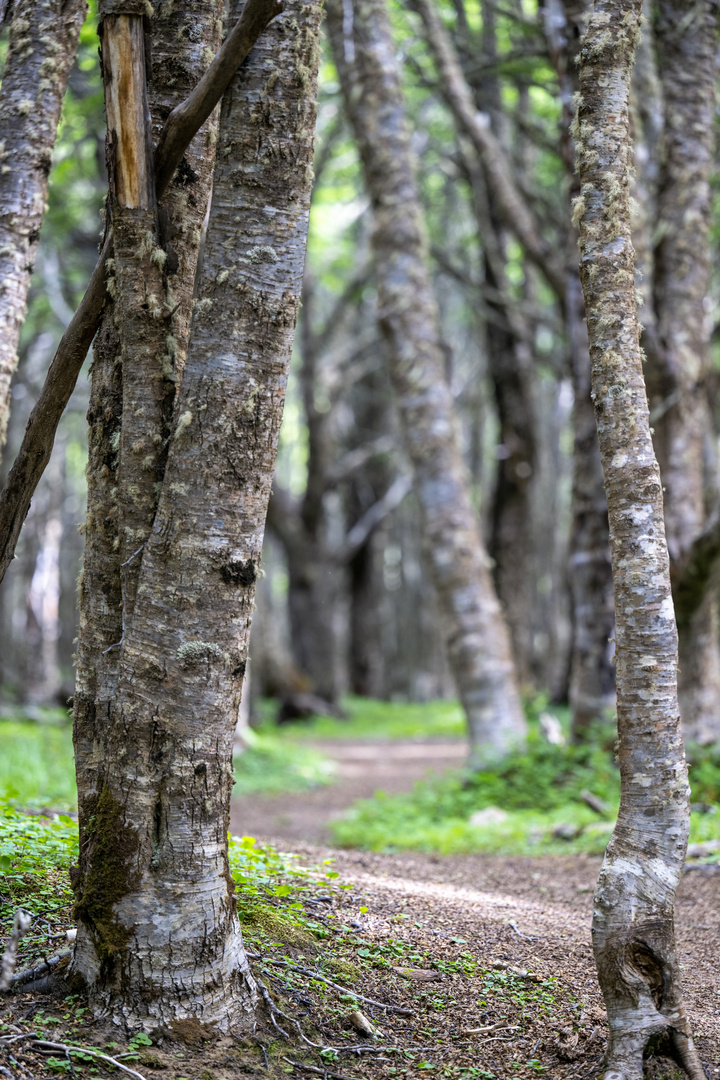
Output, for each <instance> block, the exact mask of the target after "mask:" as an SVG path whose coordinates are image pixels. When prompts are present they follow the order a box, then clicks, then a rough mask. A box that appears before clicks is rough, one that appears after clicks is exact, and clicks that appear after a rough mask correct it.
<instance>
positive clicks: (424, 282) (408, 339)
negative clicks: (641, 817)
mask: <svg viewBox="0 0 720 1080" xmlns="http://www.w3.org/2000/svg"><path fill="white" fill-rule="evenodd" d="M328 26H329V32H330V39H331V42H332V48H333V55H334V57H335V63H336V65H337V68H338V73H339V76H340V82H341V86H342V90H343V95H344V98H345V102H346V108H347V111H348V115H349V118H350V121H351V124H352V127H353V130H354V133H355V137H356V139H357V142H358V146H359V149H360V156H361V159H362V163H363V169H364V174H365V182H366V186H367V189H368V192H369V194H370V200H371V204H372V208H373V214H374V227H373V251H374V256H375V268H376V275H377V281H378V291H379V309H380V325H381V327H382V330H383V333H384V334H385V336H386V338H387V341H388V344H389V355H390V369H391V378H392V381H393V385H394V389H395V395H396V400H397V404H398V409H399V413H400V418H401V423H402V428H403V437H404V440H405V447H406V450H407V453H408V457H409V459H410V461H411V463H412V467H413V473H414V487H415V493H416V496H417V499H418V503H419V505H420V508H421V513H422V517H423V529H424V531H425V535H426V538H427V541H428V549H429V555H430V559H431V564H432V570H433V576H434V580H435V586H436V588H437V593H438V599H439V603H440V607H441V609H442V611H443V613H444V618H445V621H446V630H447V635H448V636H447V641H448V656H449V660H450V666H451V668H452V671H453V674H454V676H455V680H456V684H457V689H458V693H459V695H460V698H461V700H462V703H463V706H464V709H465V713H466V716H467V720H468V727H469V734H470V740H471V761H472V763H473V764H474V765H476V766H482V764H483V763H484V762H486V761H489V760H491V759H492V758H494V757H498V756H502V755H503V754H506V753H507V752H508V751H509V750H511V749H512V748H513V747H514V746H517V745H519V744H521V743H522V741H523V739H524V735H525V719H524V716H523V712H522V706H521V703H520V699H519V695H518V691H517V686H516V682H515V672H514V667H513V660H512V655H511V651H510V641H509V634H508V631H507V627H506V625H505V623H504V620H503V616H502V612H501V610H500V606H499V603H498V600H497V596H496V595H495V591H494V588H493V584H492V579H491V576H490V572H489V568H488V561H487V555H486V553H485V551H484V547H483V543H482V539H481V536H480V531H479V528H478V524H477V521H476V518H475V515H474V512H473V509H472V506H471V502H470V497H469V483H468V478H467V476H466V473H465V469H464V466H463V463H462V459H461V456H460V451H459V448H458V444H457V436H456V431H455V418H454V415H453V406H452V400H451V397H450V391H449V388H448V386H447V384H446V382H445V379H444V377H443V351H442V347H441V342H440V338H439V330H438V318H437V308H436V303H435V298H434V296H433V294H432V288H431V284H430V280H429V276H428V272H427V267H426V243H425V237H424V234H423V227H422V215H421V209H420V202H419V197H418V193H417V189H416V185H415V178H414V165H413V161H412V157H411V154H410V149H409V136H408V130H407V124H406V120H405V115H404V107H403V100H402V93H401V89H400V83H399V74H398V70H397V65H396V61H395V46H394V43H393V39H392V32H391V29H390V24H389V19H388V15H387V11H386V10H385V8H384V5H383V3H382V0H356V2H355V3H353V2H352V0H342V2H341V0H333V3H331V4H330V5H329V7H328Z"/></svg>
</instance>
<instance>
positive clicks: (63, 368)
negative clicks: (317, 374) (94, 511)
mask: <svg viewBox="0 0 720 1080" xmlns="http://www.w3.org/2000/svg"><path fill="white" fill-rule="evenodd" d="M277 11H278V7H277V0H248V2H247V4H246V6H245V8H244V9H243V13H242V16H241V18H240V25H239V26H238V28H237V33H233V35H232V37H231V38H229V39H228V41H227V42H226V45H225V46H224V47H223V50H222V51H223V52H224V55H223V56H219V57H218V58H217V59H218V67H219V69H220V71H221V73H222V78H218V79H216V78H214V77H213V78H207V79H204V80H203V81H202V87H203V92H202V94H200V95H198V96H197V97H196V96H195V95H194V96H193V100H194V101H195V108H194V109H193V112H192V116H193V117H194V122H195V125H196V126H195V127H194V129H193V128H192V126H191V127H190V128H189V130H190V131H192V132H193V133H194V132H196V131H197V130H198V129H199V128H200V126H201V125H202V123H203V122H204V120H205V119H207V117H208V116H209V115H210V113H211V112H212V110H213V108H214V107H215V105H216V104H217V102H218V101H219V100H220V97H221V96H222V94H223V92H224V89H225V87H226V86H227V84H228V82H229V80H230V77H231V75H232V73H233V72H234V71H236V70H237V68H238V67H239V65H240V64H242V62H243V60H244V59H245V57H246V56H247V54H248V52H249V51H250V49H251V48H252V45H253V43H254V41H255V39H256V37H257V34H258V33H260V32H261V30H262V29H263V27H264V26H266V25H267V23H268V21H269V20H270V19H272V18H274V16H275V15H276V14H277ZM261 12H262V13H264V15H263V17H262V18H261V17H260V13H261ZM228 55H230V56H232V57H233V65H228V64H227V58H228ZM210 70H212V65H211V69H210ZM216 70H217V69H216ZM207 74H208V75H209V72H208V73H207ZM167 125H168V127H170V128H173V131H174V134H173V135H172V137H169V136H168V137H167V138H166V139H164V140H162V141H163V142H164V144H165V146H164V149H163V150H162V151H161V152H160V153H156V154H155V174H156V176H158V175H161V176H162V177H163V180H162V183H161V184H160V185H159V187H158V188H157V190H156V195H157V196H158V197H159V196H162V195H163V194H164V191H165V188H166V186H167V184H168V183H169V182H170V179H171V177H172V172H170V171H169V170H168V169H167V168H166V161H169V160H176V161H177V163H180V162H181V159H182V156H183V151H184V150H185V149H186V147H187V141H183V140H187V130H188V129H186V126H185V125H182V126H181V127H178V128H175V127H174V125H173V123H172V114H171V116H170V117H169V118H168V120H167ZM111 254H112V237H106V239H105V242H104V244H103V248H102V251H101V253H100V258H99V259H98V262H97V265H96V267H95V270H94V271H93V275H92V278H91V280H90V284H89V285H88V288H87V290H86V292H85V296H84V297H83V300H82V302H81V304H80V306H79V307H78V309H77V311H76V312H75V315H74V317H73V319H72V321H71V323H70V325H69V326H68V328H67V330H66V331H65V333H64V334H63V337H62V339H61V341H60V344H59V346H58V348H57V351H56V353H55V356H54V358H53V361H52V363H51V365H50V370H49V371H48V376H47V379H46V380H45V384H44V385H43V388H42V391H41V393H40V397H39V399H38V401H37V404H36V405H35V407H34V409H33V411H32V413H31V414H30V419H29V420H28V424H27V429H26V432H25V437H24V438H23V442H22V446H21V447H20V451H19V453H18V456H17V458H16V460H15V462H14V464H13V467H12V469H11V470H10V473H9V475H8V479H7V481H6V484H5V487H4V488H3V491H2V494H0V581H2V579H3V577H4V576H5V573H6V572H7V568H8V566H9V565H10V563H11V561H12V559H13V556H14V554H15V546H16V544H17V541H18V537H19V535H20V531H21V529H22V524H23V521H24V520H25V516H26V515H27V512H28V508H29V506H30V501H31V499H32V496H33V493H34V491H35V489H36V487H37V485H38V482H39V480H40V477H41V476H42V474H43V472H44V470H45V467H46V465H47V463H48V461H49V460H50V453H51V451H52V447H53V442H54V439H55V432H56V431H57V425H58V423H59V421H60V417H61V416H62V414H63V412H64V410H65V406H66V405H67V403H68V401H69V399H70V395H71V394H72V392H73V390H74V388H75V383H76V382H77V378H78V375H79V374H80V369H81V367H82V365H83V362H84V360H85V357H86V355H87V351H88V349H89V348H90V345H91V344H92V340H93V338H94V336H95V334H96V332H97V330H98V327H99V325H100V320H101V318H102V314H103V311H104V309H105V303H106V299H107V291H106V277H107V269H108V268H107V262H108V259H109V258H110V257H111ZM177 362H178V361H177V360H176V364H177Z"/></svg>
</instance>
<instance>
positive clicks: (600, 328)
mask: <svg viewBox="0 0 720 1080" xmlns="http://www.w3.org/2000/svg"><path fill="white" fill-rule="evenodd" d="M641 7H642V5H641V0H596V2H595V4H594V7H593V11H592V14H591V17H590V21H589V25H588V29H587V32H586V34H585V36H584V38H583V41H582V44H581V49H580V92H579V98H578V115H577V121H576V124H575V127H574V135H575V139H576V146H577V157H578V166H579V174H580V181H581V191H580V195H579V201H577V202H576V204H575V217H576V219H577V220H578V221H579V225H580V267H581V279H582V284H583V291H584V294H585V307H586V312H587V324H588V334H589V340H590V355H591V361H592V392H593V401H594V406H595V416H596V420H597V428H598V437H599V442H600V454H601V458H602V464H603V472H604V476H605V488H606V493H607V500H608V512H609V520H610V544H611V555H612V567H613V579H614V585H615V614H616V630H615V636H616V640H617V691H618V735H619V760H620V773H621V784H622V787H621V800H620V813H619V816H618V821H617V825H616V827H615V831H614V833H613V836H612V839H611V841H610V843H609V845H608V848H607V851H606V853H605V858H604V861H603V866H602V870H601V872H600V877H599V880H598V884H597V887H596V890H595V907H594V915H593V947H594V951H595V959H596V962H597V967H598V975H599V978H600V984H601V987H602V991H603V996H604V998H605V1003H606V1005H607V1010H608V1023H609V1026H610V1040H609V1044H608V1054H607V1059H606V1063H605V1069H606V1071H605V1078H606V1080H640V1078H641V1077H642V1074H643V1063H642V1058H643V1050H644V1048H645V1045H646V1043H647V1040H648V1038H649V1036H650V1035H652V1034H653V1033H655V1032H659V1031H663V1030H665V1029H666V1028H669V1029H670V1031H671V1032H672V1034H673V1037H674V1040H675V1043H676V1046H677V1049H678V1051H679V1053H680V1055H681V1057H682V1059H683V1064H684V1066H685V1069H686V1071H687V1072H688V1074H689V1075H690V1076H691V1077H692V1080H701V1078H702V1077H703V1076H704V1072H703V1069H702V1066H701V1065H700V1061H699V1059H698V1057H697V1053H696V1051H695V1049H694V1045H693V1041H692V1036H691V1031H690V1023H689V1020H688V1018H687V1016H686V1014H685V1011H684V1007H683V1003H682V996H681V988H680V971H679V965H678V958H677V952H676V947H675V934H674V925H673V907H674V900H675V890H676V888H677V884H678V882H679V880H680V874H681V872H682V867H683V862H684V858H685V851H686V847H687V836H688V828H689V820H690V812H689V787H688V782H687V767H686V764H685V755H684V751H683V743H682V733H681V730H680V718H679V708H678V697H677V630H676V626H675V618H674V612H673V603H672V593H671V588H670V565H669V557H668V548H667V543H666V539H665V527H664V518H663V499H662V483H661V479H660V470H659V467H658V464H657V459H656V457H655V452H654V449H653V445H652V439H651V433H650V418H649V410H648V404H647V395H646V391H645V384H644V380H643V370H642V360H643V358H642V353H641V350H640V344H639V338H640V327H639V323H638V318H637V306H636V298H635V279H634V253H633V247H632V241H631V236H630V192H629V188H630V161H629V110H628V97H629V85H630V74H631V70H632V64H633V60H634V53H635V48H636V45H637V42H638V38H639V36H640V17H641Z"/></svg>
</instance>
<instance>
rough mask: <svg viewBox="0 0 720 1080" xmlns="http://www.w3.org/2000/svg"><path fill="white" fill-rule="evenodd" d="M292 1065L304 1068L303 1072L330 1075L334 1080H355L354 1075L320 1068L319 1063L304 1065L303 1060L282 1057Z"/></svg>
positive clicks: (296, 1067) (295, 1067)
mask: <svg viewBox="0 0 720 1080" xmlns="http://www.w3.org/2000/svg"><path fill="white" fill-rule="evenodd" d="M280 1060H281V1061H286V1062H287V1063H288V1065H292V1067H293V1068H294V1069H302V1070H303V1072H311V1073H319V1074H320V1076H330V1077H332V1080H355V1077H354V1076H346V1075H345V1073H338V1072H333V1071H332V1070H331V1069H318V1067H317V1065H304V1064H303V1063H302V1062H301V1061H291V1060H290V1058H286V1057H284V1058H280Z"/></svg>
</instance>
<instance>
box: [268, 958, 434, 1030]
mask: <svg viewBox="0 0 720 1080" xmlns="http://www.w3.org/2000/svg"><path fill="white" fill-rule="evenodd" d="M248 956H250V957H252V958H253V959H254V960H259V959H262V960H263V962H264V963H266V964H272V965H273V967H284V968H291V970H292V971H297V972H299V973H300V974H301V975H307V976H309V977H310V978H311V979H318V980H319V981H320V982H324V983H325V984H326V985H327V986H332V988H333V989H334V990H340V991H342V993H343V994H351V995H352V997H354V998H356V999H357V1000H358V1001H364V1002H365V1004H366V1005H374V1006H376V1008H378V1009H385V1011H386V1012H396V1013H400V1014H401V1015H403V1016H412V1015H413V1013H412V1009H404V1008H402V1007H401V1006H399V1005H386V1004H385V1002H384V1001H375V1000H374V999H373V998H369V997H365V996H364V994H358V992H357V991H356V990H351V989H349V988H348V987H347V986H341V985H340V983H336V982H333V981H332V979H328V978H326V976H325V975H321V974H320V972H319V971H313V969H312V968H306V967H303V966H302V965H301V964H294V963H293V962H292V961H291V960H273V959H270V958H269V957H262V958H261V956H260V953H248Z"/></svg>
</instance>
